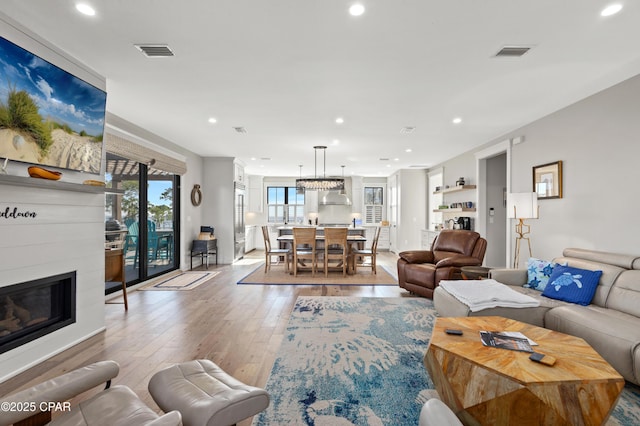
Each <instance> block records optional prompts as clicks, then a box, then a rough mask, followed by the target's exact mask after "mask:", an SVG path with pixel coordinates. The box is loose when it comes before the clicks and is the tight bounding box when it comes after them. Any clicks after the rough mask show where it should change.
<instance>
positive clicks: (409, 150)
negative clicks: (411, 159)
mask: <svg viewBox="0 0 640 426" xmlns="http://www.w3.org/2000/svg"><path fill="white" fill-rule="evenodd" d="M411 151H413V150H412V149H411V148H407V149H405V150H404V152H411Z"/></svg>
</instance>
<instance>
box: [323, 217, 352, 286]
mask: <svg viewBox="0 0 640 426" xmlns="http://www.w3.org/2000/svg"><path fill="white" fill-rule="evenodd" d="M347 232H348V230H347V228H324V276H325V277H327V276H329V262H330V261H331V260H336V261H337V262H338V264H337V266H342V276H343V277H344V276H346V275H347V263H348V262H347V258H348V256H349V246H348V243H347Z"/></svg>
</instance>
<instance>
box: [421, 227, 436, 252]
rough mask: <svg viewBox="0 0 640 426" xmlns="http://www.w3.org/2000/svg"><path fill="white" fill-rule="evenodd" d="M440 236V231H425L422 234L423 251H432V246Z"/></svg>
mask: <svg viewBox="0 0 640 426" xmlns="http://www.w3.org/2000/svg"><path fill="white" fill-rule="evenodd" d="M439 234H440V231H431V230H429V229H423V230H422V232H421V234H420V237H421V238H420V245H421V248H422V250H431V244H433V240H435V239H436V237H437V236H438V235H439Z"/></svg>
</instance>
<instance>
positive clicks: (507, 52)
mask: <svg viewBox="0 0 640 426" xmlns="http://www.w3.org/2000/svg"><path fill="white" fill-rule="evenodd" d="M529 50H531V47H530V46H505V47H503V48H502V49H500V51H499V52H498V53H496V57H497V58H500V57H511V58H514V57H518V56H522V55H524V54H525V53H527V52H528V51H529Z"/></svg>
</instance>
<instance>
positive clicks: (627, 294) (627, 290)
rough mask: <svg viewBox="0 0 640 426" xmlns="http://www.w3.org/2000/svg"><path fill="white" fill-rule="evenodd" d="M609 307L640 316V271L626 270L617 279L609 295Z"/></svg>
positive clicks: (607, 305)
mask: <svg viewBox="0 0 640 426" xmlns="http://www.w3.org/2000/svg"><path fill="white" fill-rule="evenodd" d="M606 307H607V308H610V309H615V310H616V311H620V312H624V313H627V314H630V315H635V316H637V317H640V271H639V270H633V271H624V272H623V273H622V274H620V276H619V277H618V279H617V280H616V282H615V284H614V285H613V287H611V291H610V292H609V297H608V298H607V304H606Z"/></svg>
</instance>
